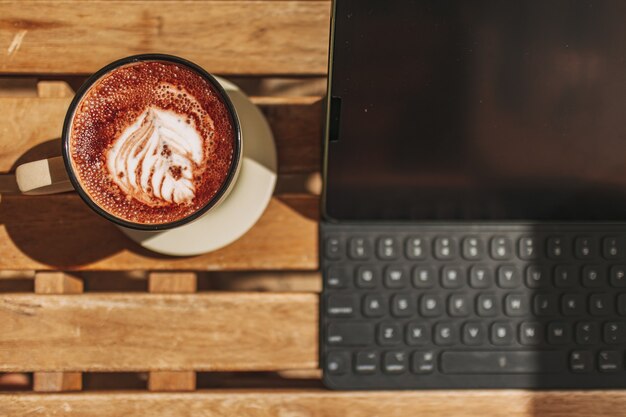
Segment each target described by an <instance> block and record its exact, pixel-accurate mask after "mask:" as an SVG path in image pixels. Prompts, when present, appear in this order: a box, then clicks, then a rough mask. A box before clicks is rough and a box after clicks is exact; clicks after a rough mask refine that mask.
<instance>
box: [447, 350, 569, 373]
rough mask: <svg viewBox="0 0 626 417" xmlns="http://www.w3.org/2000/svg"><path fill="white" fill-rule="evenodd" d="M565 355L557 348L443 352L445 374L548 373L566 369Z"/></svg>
mask: <svg viewBox="0 0 626 417" xmlns="http://www.w3.org/2000/svg"><path fill="white" fill-rule="evenodd" d="M565 356H566V355H564V354H563V353H562V352H556V351H534V352H529V351H481V352H477V351H474V352H443V353H442V355H441V371H442V372H443V373H444V374H546V373H556V372H563V371H565V370H566V365H567V363H566V358H565Z"/></svg>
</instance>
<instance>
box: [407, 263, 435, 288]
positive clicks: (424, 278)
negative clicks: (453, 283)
mask: <svg viewBox="0 0 626 417" xmlns="http://www.w3.org/2000/svg"><path fill="white" fill-rule="evenodd" d="M436 283H437V274H436V272H435V268H433V267H431V266H416V267H415V268H413V286H414V287H415V288H433V287H434V286H435V285H436Z"/></svg>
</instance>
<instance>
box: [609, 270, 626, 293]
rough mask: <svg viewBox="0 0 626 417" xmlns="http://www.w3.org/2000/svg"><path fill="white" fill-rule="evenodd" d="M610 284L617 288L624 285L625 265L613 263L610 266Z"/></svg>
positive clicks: (625, 277) (625, 283) (625, 281)
mask: <svg viewBox="0 0 626 417" xmlns="http://www.w3.org/2000/svg"><path fill="white" fill-rule="evenodd" d="M611 285H612V286H614V287H617V288H624V287H626V266H624V265H615V266H614V267H612V268H611Z"/></svg>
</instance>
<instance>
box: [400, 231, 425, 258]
mask: <svg viewBox="0 0 626 417" xmlns="http://www.w3.org/2000/svg"><path fill="white" fill-rule="evenodd" d="M405 249H406V257H407V258H409V259H411V260H423V259H426V258H427V257H428V240H427V239H426V238H423V237H415V236H414V237H410V238H408V239H407V240H406V244H405Z"/></svg>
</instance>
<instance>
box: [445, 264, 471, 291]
mask: <svg viewBox="0 0 626 417" xmlns="http://www.w3.org/2000/svg"><path fill="white" fill-rule="evenodd" d="M465 279H466V278H465V272H464V271H463V269H461V268H460V267H456V266H444V267H443V268H442V269H441V286H442V287H443V288H461V287H462V286H463V285H465Z"/></svg>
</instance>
